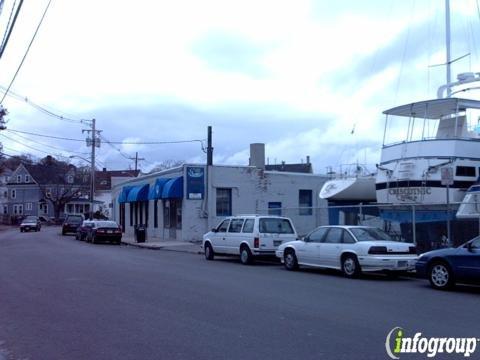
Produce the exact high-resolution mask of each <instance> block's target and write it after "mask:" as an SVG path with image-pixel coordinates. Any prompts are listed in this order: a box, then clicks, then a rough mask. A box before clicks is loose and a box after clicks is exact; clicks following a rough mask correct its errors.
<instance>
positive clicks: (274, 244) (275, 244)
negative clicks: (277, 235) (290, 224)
mask: <svg viewBox="0 0 480 360" xmlns="http://www.w3.org/2000/svg"><path fill="white" fill-rule="evenodd" d="M281 244H282V240H273V246H279V245H281Z"/></svg>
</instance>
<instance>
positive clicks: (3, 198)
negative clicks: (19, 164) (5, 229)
mask: <svg viewBox="0 0 480 360" xmlns="http://www.w3.org/2000/svg"><path fill="white" fill-rule="evenodd" d="M12 173H13V171H12V170H10V169H8V168H5V169H3V170H2V172H1V173H0V214H1V218H2V221H1V222H2V223H5V222H7V220H8V219H7V218H8V189H7V183H8V182H9V181H10V176H12Z"/></svg>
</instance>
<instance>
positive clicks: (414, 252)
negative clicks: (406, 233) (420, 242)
mask: <svg viewBox="0 0 480 360" xmlns="http://www.w3.org/2000/svg"><path fill="white" fill-rule="evenodd" d="M408 252H409V253H410V254H415V255H416V254H417V248H416V247H415V246H410V247H409V248H408Z"/></svg>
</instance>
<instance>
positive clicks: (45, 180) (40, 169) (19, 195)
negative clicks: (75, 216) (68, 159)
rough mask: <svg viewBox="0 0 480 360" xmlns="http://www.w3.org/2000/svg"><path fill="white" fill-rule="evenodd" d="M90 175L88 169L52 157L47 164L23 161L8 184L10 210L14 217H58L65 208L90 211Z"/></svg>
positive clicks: (9, 212)
mask: <svg viewBox="0 0 480 360" xmlns="http://www.w3.org/2000/svg"><path fill="white" fill-rule="evenodd" d="M89 179H90V176H89V174H88V173H85V172H83V171H79V170H78V169H77V168H76V167H75V166H73V165H67V164H65V163H60V162H57V161H55V160H54V159H53V158H51V157H50V158H48V157H47V161H46V162H45V163H44V164H35V165H24V164H20V165H19V166H18V167H17V169H15V170H14V171H13V173H12V174H11V175H10V179H9V181H8V182H7V184H6V188H7V195H8V203H7V210H8V214H9V215H10V217H11V218H12V219H13V220H15V219H18V218H19V217H23V216H24V215H37V216H41V215H44V216H48V217H55V218H58V217H62V216H63V214H64V213H65V212H76V213H85V212H88V211H89V209H90V204H89V202H88V200H87V198H88V192H89V186H88V185H89ZM66 206H68V210H67V207H66ZM72 209H73V210H74V211H72Z"/></svg>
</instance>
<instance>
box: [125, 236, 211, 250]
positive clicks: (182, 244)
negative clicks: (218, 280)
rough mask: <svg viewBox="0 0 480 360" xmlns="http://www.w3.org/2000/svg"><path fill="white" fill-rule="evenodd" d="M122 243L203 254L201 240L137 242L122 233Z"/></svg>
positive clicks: (153, 248)
mask: <svg viewBox="0 0 480 360" xmlns="http://www.w3.org/2000/svg"><path fill="white" fill-rule="evenodd" d="M122 244H125V245H129V246H135V247H139V248H144V249H150V250H166V251H178V252H185V253H190V254H203V251H202V248H201V244H202V243H201V241H192V242H186V241H180V240H177V241H175V240H174V241H160V240H158V241H149V240H148V238H147V241H146V242H144V243H137V242H136V241H135V239H134V238H133V237H132V236H130V235H125V234H124V235H123V236H122Z"/></svg>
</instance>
